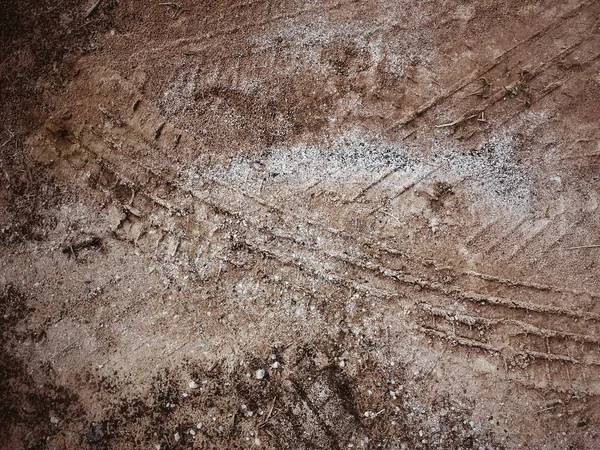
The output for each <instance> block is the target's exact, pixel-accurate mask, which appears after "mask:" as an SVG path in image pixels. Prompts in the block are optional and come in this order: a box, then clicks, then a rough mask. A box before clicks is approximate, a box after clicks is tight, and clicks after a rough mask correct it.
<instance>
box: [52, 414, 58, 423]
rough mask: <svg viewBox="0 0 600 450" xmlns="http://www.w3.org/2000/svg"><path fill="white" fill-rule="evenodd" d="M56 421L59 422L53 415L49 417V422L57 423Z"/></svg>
mask: <svg viewBox="0 0 600 450" xmlns="http://www.w3.org/2000/svg"><path fill="white" fill-rule="evenodd" d="M58 422H59V420H58V419H57V418H56V417H54V416H51V417H50V423H53V424H57V423H58Z"/></svg>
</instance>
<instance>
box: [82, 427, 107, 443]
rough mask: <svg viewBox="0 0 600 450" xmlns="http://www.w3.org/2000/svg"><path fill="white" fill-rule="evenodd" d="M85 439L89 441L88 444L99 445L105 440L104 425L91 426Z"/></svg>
mask: <svg viewBox="0 0 600 450" xmlns="http://www.w3.org/2000/svg"><path fill="white" fill-rule="evenodd" d="M85 437H86V439H87V441H88V444H97V443H98V442H101V441H102V439H103V438H104V432H103V430H102V425H101V424H99V423H95V424H92V425H90V428H89V429H88V431H87V433H86V435H85Z"/></svg>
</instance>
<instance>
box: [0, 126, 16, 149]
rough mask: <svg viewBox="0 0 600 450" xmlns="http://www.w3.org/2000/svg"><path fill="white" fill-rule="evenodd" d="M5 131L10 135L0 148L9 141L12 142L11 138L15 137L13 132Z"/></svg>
mask: <svg viewBox="0 0 600 450" xmlns="http://www.w3.org/2000/svg"><path fill="white" fill-rule="evenodd" d="M7 131H8V132H9V133H10V137H9V138H8V139H7V140H6V141H4V142H3V143H2V145H0V148H2V147H4V146H5V145H6V144H8V143H9V142H10V141H12V140H13V138H14V137H15V133H13V132H12V131H10V130H7Z"/></svg>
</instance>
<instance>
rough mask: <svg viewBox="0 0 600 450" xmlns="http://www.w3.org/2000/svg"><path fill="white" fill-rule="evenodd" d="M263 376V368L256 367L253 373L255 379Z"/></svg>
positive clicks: (260, 378)
mask: <svg viewBox="0 0 600 450" xmlns="http://www.w3.org/2000/svg"><path fill="white" fill-rule="evenodd" d="M264 377H265V371H264V370H263V369H258V370H257V371H256V373H255V374H254V378H256V379H257V380H262V379H263V378H264Z"/></svg>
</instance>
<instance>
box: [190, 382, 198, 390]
mask: <svg viewBox="0 0 600 450" xmlns="http://www.w3.org/2000/svg"><path fill="white" fill-rule="evenodd" d="M188 386H189V387H190V389H196V388H197V387H198V384H196V382H195V381H190V382H189V384H188Z"/></svg>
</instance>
